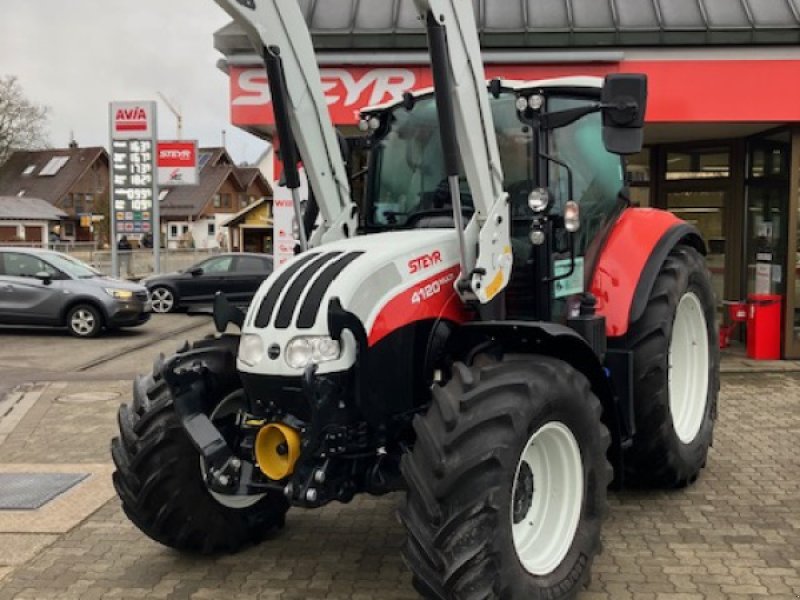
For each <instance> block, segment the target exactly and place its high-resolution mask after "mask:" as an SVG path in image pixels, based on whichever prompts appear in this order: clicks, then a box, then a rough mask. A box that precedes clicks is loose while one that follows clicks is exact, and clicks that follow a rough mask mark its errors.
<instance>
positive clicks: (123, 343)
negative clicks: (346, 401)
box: [0, 315, 800, 600]
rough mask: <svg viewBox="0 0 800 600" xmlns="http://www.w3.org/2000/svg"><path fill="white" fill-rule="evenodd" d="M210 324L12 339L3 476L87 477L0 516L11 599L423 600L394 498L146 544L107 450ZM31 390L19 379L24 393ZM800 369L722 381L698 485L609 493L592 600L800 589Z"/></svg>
mask: <svg viewBox="0 0 800 600" xmlns="http://www.w3.org/2000/svg"><path fill="white" fill-rule="evenodd" d="M210 331H211V326H210V323H209V319H208V318H207V317H204V316H190V315H167V316H161V315H158V316H156V317H154V319H153V321H152V322H151V323H149V324H147V325H146V326H145V327H143V328H142V329H139V330H132V331H128V332H123V333H118V334H114V335H113V336H111V337H104V338H99V339H97V340H76V339H73V338H70V337H69V336H68V335H67V334H62V333H60V332H52V331H49V332H36V333H27V332H23V331H13V330H8V329H5V330H3V331H2V332H1V333H2V339H3V344H2V345H0V380H2V381H3V385H4V386H5V388H7V389H6V391H9V390H11V389H15V390H16V391H15V392H12V393H9V394H7V395H6V397H5V400H2V401H0V473H11V472H29V473H37V472H44V473H63V472H69V473H83V474H88V477H87V478H86V479H84V480H83V481H82V482H81V483H79V484H78V485H76V486H75V487H74V488H72V489H70V490H69V491H68V492H66V493H65V494H63V495H62V496H60V497H57V498H56V499H55V500H52V501H50V502H48V503H46V504H45V505H44V506H43V507H41V508H39V509H37V510H29V511H0V599H6V598H9V599H10V598H36V599H39V598H42V599H44V598H59V599H63V598H82V599H84V598H106V597H109V598H112V597H116V598H198V599H200V598H222V597H224V598H226V599H228V600H233V599H235V598H254V597H260V598H283V599H288V598H297V599H306V598H362V599H367V598H375V599H391V598H415V597H416V594H415V593H414V591H413V589H412V587H411V584H410V576H409V574H408V571H407V570H406V568H405V566H404V565H403V563H402V560H401V558H400V549H401V547H402V545H403V542H404V536H403V532H402V530H401V528H400V526H399V525H398V523H397V521H396V519H395V517H394V510H395V507H396V505H397V503H398V501H399V499H400V497H399V495H393V496H387V497H383V498H377V499H376V498H359V499H357V500H355V501H354V502H353V503H351V504H348V505H341V504H332V505H329V506H327V507H326V508H324V509H321V510H316V511H306V510H299V509H293V510H292V511H290V513H289V516H288V519H287V526H286V528H285V529H284V531H283V532H282V534H281V535H279V536H277V537H276V538H275V539H271V540H269V541H267V542H265V543H264V544H262V545H260V546H258V547H254V548H250V549H248V550H246V551H244V552H242V553H240V554H238V555H235V556H221V557H213V558H201V557H192V556H181V555H178V554H176V553H175V552H173V551H171V550H168V549H166V548H163V547H161V546H159V545H158V544H156V543H154V542H152V541H150V540H149V539H147V538H145V537H144V536H143V535H142V534H140V533H139V531H138V530H136V529H135V528H134V526H133V525H132V524H131V523H130V522H129V521H128V520H127V518H126V517H125V516H124V515H123V513H122V511H121V509H120V505H119V502H118V500H117V498H116V496H115V495H114V492H113V488H112V487H111V483H110V474H111V471H112V467H111V460H110V456H109V451H108V446H109V440H110V438H111V437H112V436H113V435H114V434H115V431H116V423H115V417H116V409H117V406H118V404H119V403H120V402H128V401H129V399H130V379H131V377H132V375H133V374H134V373H135V372H137V371H145V370H147V369H149V365H150V364H151V363H152V359H153V358H154V357H155V355H156V354H157V353H158V352H167V351H170V350H171V349H172V348H174V347H175V346H177V345H178V344H179V343H180V341H181V340H182V339H184V338H187V337H189V338H196V337H199V336H201V335H204V334H205V333H207V332H210ZM17 386H21V387H17ZM798 397H800V374H793V373H783V374H777V373H776V374H764V373H754V374H726V375H725V376H724V377H723V383H722V391H721V396H720V414H719V421H718V424H717V429H716V435H715V440H714V447H713V449H712V451H711V454H710V458H709V462H708V465H707V467H706V469H705V471H704V473H703V476H702V477H701V479H700V480H699V481H698V483H697V484H696V485H695V486H694V487H692V488H689V489H686V490H677V491H672V492H650V491H631V490H627V491H623V492H614V493H612V494H611V498H610V504H611V511H610V514H609V518H608V520H607V522H606V524H605V528H604V551H603V554H602V555H601V556H600V557H599V559H598V560H597V561H596V563H595V566H594V569H593V578H592V582H591V585H590V586H589V588H588V590H586V591H585V592H584V593H583V594H582V595H581V596H580V598H581V600H589V599H600V598H609V599H611V598H614V599H625V598H637V599H639V598H641V599H649V598H652V599H662V600H663V599H675V600H677V599H695V598H697V599H700V598H707V599H711V598H730V599H734V598H750V597H769V598H781V599H786V600H789V599H791V600H796V599H797V598H798V597H800V457H798V447H799V444H798V442H800V408H799V407H798V400H797V399H798Z"/></svg>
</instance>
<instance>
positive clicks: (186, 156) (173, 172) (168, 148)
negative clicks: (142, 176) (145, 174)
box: [156, 140, 199, 187]
mask: <svg viewBox="0 0 800 600" xmlns="http://www.w3.org/2000/svg"><path fill="white" fill-rule="evenodd" d="M156 164H157V167H158V185H160V186H165V187H167V186H179V185H197V184H198V182H199V179H198V173H197V141H193V140H192V141H170V142H158V155H157V158H156Z"/></svg>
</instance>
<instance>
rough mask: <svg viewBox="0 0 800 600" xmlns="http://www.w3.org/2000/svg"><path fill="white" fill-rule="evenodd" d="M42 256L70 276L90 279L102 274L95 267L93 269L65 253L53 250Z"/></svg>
mask: <svg viewBox="0 0 800 600" xmlns="http://www.w3.org/2000/svg"><path fill="white" fill-rule="evenodd" d="M42 256H43V257H44V258H46V259H47V262H49V263H50V264H51V265H53V266H54V267H56V268H57V269H58V270H59V271H62V272H64V273H66V274H67V275H69V276H70V277H75V278H78V279H90V278H91V277H99V276H100V275H102V273H100V271H98V270H97V269H93V268H92V267H90V266H89V265H87V264H86V263H84V262H81V261H79V260H78V259H77V258H72V257H71V256H67V255H66V254H59V253H56V252H53V253H48V254H44V255H42Z"/></svg>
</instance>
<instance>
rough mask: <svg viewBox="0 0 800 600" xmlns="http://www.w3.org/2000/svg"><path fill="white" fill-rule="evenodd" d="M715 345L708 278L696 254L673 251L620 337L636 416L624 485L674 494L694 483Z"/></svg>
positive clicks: (712, 397)
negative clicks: (629, 359)
mask: <svg viewBox="0 0 800 600" xmlns="http://www.w3.org/2000/svg"><path fill="white" fill-rule="evenodd" d="M717 344H718V337H717V329H716V325H715V303H714V291H713V288H712V286H711V274H710V273H709V271H708V269H707V268H706V265H705V261H704V259H703V257H702V255H701V254H700V253H699V252H698V251H697V250H695V249H694V248H691V247H689V246H683V245H679V246H676V247H675V249H673V250H672V252H670V254H669V255H668V256H667V259H666V260H665V261H664V264H663V265H662V266H661V270H660V272H659V274H658V277H657V279H656V281H655V284H654V285H653V289H652V291H651V292H650V297H649V298H648V300H647V307H646V308H645V311H644V313H643V314H642V316H641V318H639V319H638V320H637V321H636V322H635V323H632V324H631V326H630V329H629V331H628V334H627V335H626V338H625V345H626V347H627V348H628V349H630V350H631V351H632V352H633V380H634V383H633V386H634V389H633V394H634V395H633V397H634V406H635V415H636V433H635V435H634V437H633V444H632V446H631V447H630V448H629V449H628V450H627V451H626V453H625V481H626V483H629V484H632V485H635V486H642V487H660V488H679V487H685V486H687V485H689V484H691V483H694V481H696V480H697V477H698V476H699V475H700V471H701V469H702V468H703V467H704V466H705V464H706V459H707V456H708V449H709V446H710V445H711V443H712V436H713V431H714V420H715V418H716V410H717V394H718V393H719V348H718V345H717Z"/></svg>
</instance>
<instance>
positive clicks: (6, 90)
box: [0, 75, 48, 165]
mask: <svg viewBox="0 0 800 600" xmlns="http://www.w3.org/2000/svg"><path fill="white" fill-rule="evenodd" d="M47 111H48V109H47V107H45V106H41V105H39V104H34V103H33V102H31V101H30V100H28V99H27V98H26V97H25V95H24V94H23V92H22V87H21V86H20V84H19V82H18V81H17V78H16V77H14V76H13V75H7V76H5V77H0V165H2V164H3V163H4V162H6V160H7V159H8V157H9V156H10V155H11V153H12V152H14V151H15V150H37V149H40V148H43V147H46V146H47V145H48V141H47Z"/></svg>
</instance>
